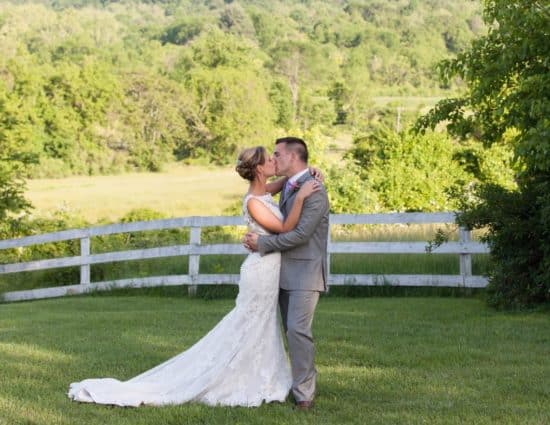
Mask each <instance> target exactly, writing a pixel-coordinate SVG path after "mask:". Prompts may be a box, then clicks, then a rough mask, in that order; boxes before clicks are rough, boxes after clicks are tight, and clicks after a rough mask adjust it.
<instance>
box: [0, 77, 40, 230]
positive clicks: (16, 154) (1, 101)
mask: <svg viewBox="0 0 550 425" xmlns="http://www.w3.org/2000/svg"><path fill="white" fill-rule="evenodd" d="M17 106H18V105H16V104H14V102H13V99H10V98H9V97H8V96H7V90H6V86H5V83H4V82H3V81H2V80H0V222H4V221H5V220H6V219H7V218H8V216H9V215H10V214H14V213H19V212H21V211H27V210H28V209H29V208H30V207H31V204H30V203H29V202H28V201H27V200H26V199H25V197H24V192H25V188H26V185H25V178H26V177H27V172H26V167H27V166H28V165H29V164H32V163H34V162H35V161H36V156H35V155H33V154H32V152H29V151H28V148H27V149H26V148H25V143H24V142H25V138H24V137H25V134H20V133H19V132H17V131H13V130H14V125H16V123H17V120H18V119H19V115H18V113H17V112H18V110H17Z"/></svg>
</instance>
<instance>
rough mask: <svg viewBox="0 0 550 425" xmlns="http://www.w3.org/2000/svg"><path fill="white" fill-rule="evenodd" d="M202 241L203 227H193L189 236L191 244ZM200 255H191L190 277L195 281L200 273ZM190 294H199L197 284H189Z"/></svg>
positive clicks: (188, 291) (192, 295) (198, 243)
mask: <svg viewBox="0 0 550 425" xmlns="http://www.w3.org/2000/svg"><path fill="white" fill-rule="evenodd" d="M200 243H201V228H200V227H191V234H190V236H189V244H190V245H200ZM200 258H201V257H200V255H190V256H189V277H190V278H191V282H195V281H196V279H197V276H198V275H199V265H200ZM187 293H188V295H189V296H191V297H194V296H195V295H196V294H197V285H189V287H188V288H187Z"/></svg>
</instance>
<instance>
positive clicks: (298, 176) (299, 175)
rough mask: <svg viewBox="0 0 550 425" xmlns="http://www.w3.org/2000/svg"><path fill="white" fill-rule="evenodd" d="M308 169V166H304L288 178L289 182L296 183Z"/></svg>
mask: <svg viewBox="0 0 550 425" xmlns="http://www.w3.org/2000/svg"><path fill="white" fill-rule="evenodd" d="M308 171H309V168H304V169H303V170H302V171H299V172H297V173H296V174H294V175H293V176H292V177H291V178H289V179H288V181H289V182H290V183H296V182H297V181H298V179H299V178H300V177H302V176H303V175H304V174H305V173H307V172H308Z"/></svg>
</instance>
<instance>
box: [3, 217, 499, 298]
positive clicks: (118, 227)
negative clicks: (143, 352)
mask: <svg viewBox="0 0 550 425" xmlns="http://www.w3.org/2000/svg"><path fill="white" fill-rule="evenodd" d="M430 223H455V214H454V213H394V214H332V215H331V216H330V225H331V226H333V225H361V224H430ZM244 225H245V223H244V221H243V219H242V217H182V218H173V219H164V220H154V221H140V222H132V223H118V224H111V225H107V226H98V227H90V228H87V229H74V230H64V231H61V232H54V233H47V234H42V235H33V236H27V237H24V238H19V239H10V240H3V241H0V250H3V249H11V248H22V247H25V246H30V245H38V244H45V243H55V242H62V241H68V240H76V239H78V240H80V255H78V256H73V257H64V258H53V259H45V260H36V261H28V262H24V263H13V264H2V265H0V274H7V273H19V272H28V271H37V270H47V269H55V268H62V267H75V266H78V267H80V283H79V284H75V285H64V286H56V287H51V288H41V289H31V290H25V291H12V292H6V293H4V294H1V295H0V296H2V298H3V300H4V301H22V300H30V299H41V298H51V297H59V296H64V295H71V294H82V293H86V292H90V291H97V290H109V289H113V288H127V287H136V288H137V287H149V286H161V285H166V286H170V285H189V291H190V292H191V293H193V292H195V291H196V288H197V285H212V284H238V281H239V275H235V274H201V273H200V272H199V269H200V267H199V266H200V257H201V256H203V255H214V254H218V255H219V254H222V255H243V254H247V253H248V251H247V250H246V249H245V248H244V247H243V246H242V245H241V244H238V243H234V244H204V245H203V244H201V229H202V228H203V227H214V226H244ZM181 228H189V229H190V236H189V243H188V244H185V245H173V246H166V247H157V248H147V249H137V250H127V251H117V252H108V253H101V254H91V246H90V245H91V240H90V239H91V238H93V237H96V236H105V235H112V234H118V233H130V232H142V231H150V230H167V229H181ZM427 244H428V242H426V241H419V242H335V241H330V240H329V243H328V253H329V284H330V285H361V286H374V285H394V286H451V287H453V286H454V287H457V286H461V287H469V288H483V287H485V286H486V285H487V279H486V278H485V277H483V276H474V275H472V261H471V255H472V254H487V253H488V252H489V250H488V247H487V246H486V245H485V244H483V243H479V242H472V241H471V235H470V232H469V231H468V230H466V229H464V228H459V240H458V241H457V242H446V243H443V244H441V245H440V246H437V247H434V248H433V249H432V250H431V252H432V253H433V254H457V255H458V257H459V264H460V274H458V275H407V274H394V275H390V274H383V275H372V274H360V275H357V274H332V273H330V255H331V254H421V253H423V254H426V247H427ZM426 255H427V254H426ZM176 256H189V270H188V273H187V274H185V275H170V276H153V277H146V278H131V279H119V280H114V281H103V282H93V283H91V282H90V267H91V266H92V265H97V264H103V263H113V262H121V261H130V260H145V259H152V258H163V257H176Z"/></svg>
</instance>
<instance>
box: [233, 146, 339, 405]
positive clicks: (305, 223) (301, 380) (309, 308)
mask: <svg viewBox="0 0 550 425" xmlns="http://www.w3.org/2000/svg"><path fill="white" fill-rule="evenodd" d="M273 155H274V158H275V169H276V172H277V175H279V176H286V177H288V181H287V183H286V185H285V187H284V189H283V191H282V192H281V197H280V201H279V207H280V209H281V212H282V213H283V215H284V216H285V218H286V216H287V215H288V213H289V212H290V210H291V209H292V204H293V203H294V199H295V194H296V192H297V190H298V188H299V187H300V186H301V185H302V184H303V183H304V182H305V181H306V180H309V179H311V178H313V177H312V176H311V174H310V173H309V168H308V162H307V161H308V150H307V146H306V144H305V142H304V141H303V140H302V139H299V138H297V137H284V138H281V139H277V141H276V143H275V151H274V154H273ZM328 219H329V203H328V197H327V193H326V191H325V189H324V187H321V189H320V190H318V191H317V192H314V193H313V194H311V195H310V196H309V197H307V198H306V199H305V200H304V205H303V208H302V214H301V215H300V221H299V222H298V225H297V226H296V227H295V228H294V229H293V230H291V231H290V232H288V233H281V234H278V235H262V236H259V235H257V234H255V233H248V234H247V235H246V236H245V241H244V244H245V246H247V247H248V248H249V249H251V250H253V251H256V250H257V251H259V252H260V254H261V255H264V254H266V253H269V252H272V251H281V277H280V292H279V307H280V309H281V316H282V319H283V325H284V329H285V332H286V335H287V339H288V351H289V356H290V363H291V366H292V381H293V382H292V394H293V395H294V400H295V401H296V405H297V406H298V408H300V409H305V410H307V409H309V408H311V407H312V406H313V398H314V396H315V379H316V374H317V372H316V370H315V365H314V357H315V347H314V344H313V335H312V332H311V324H312V322H313V314H314V313H315V307H316V306H317V301H318V300H319V294H320V292H325V291H326V289H327V241H328V231H329V222H328Z"/></svg>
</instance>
